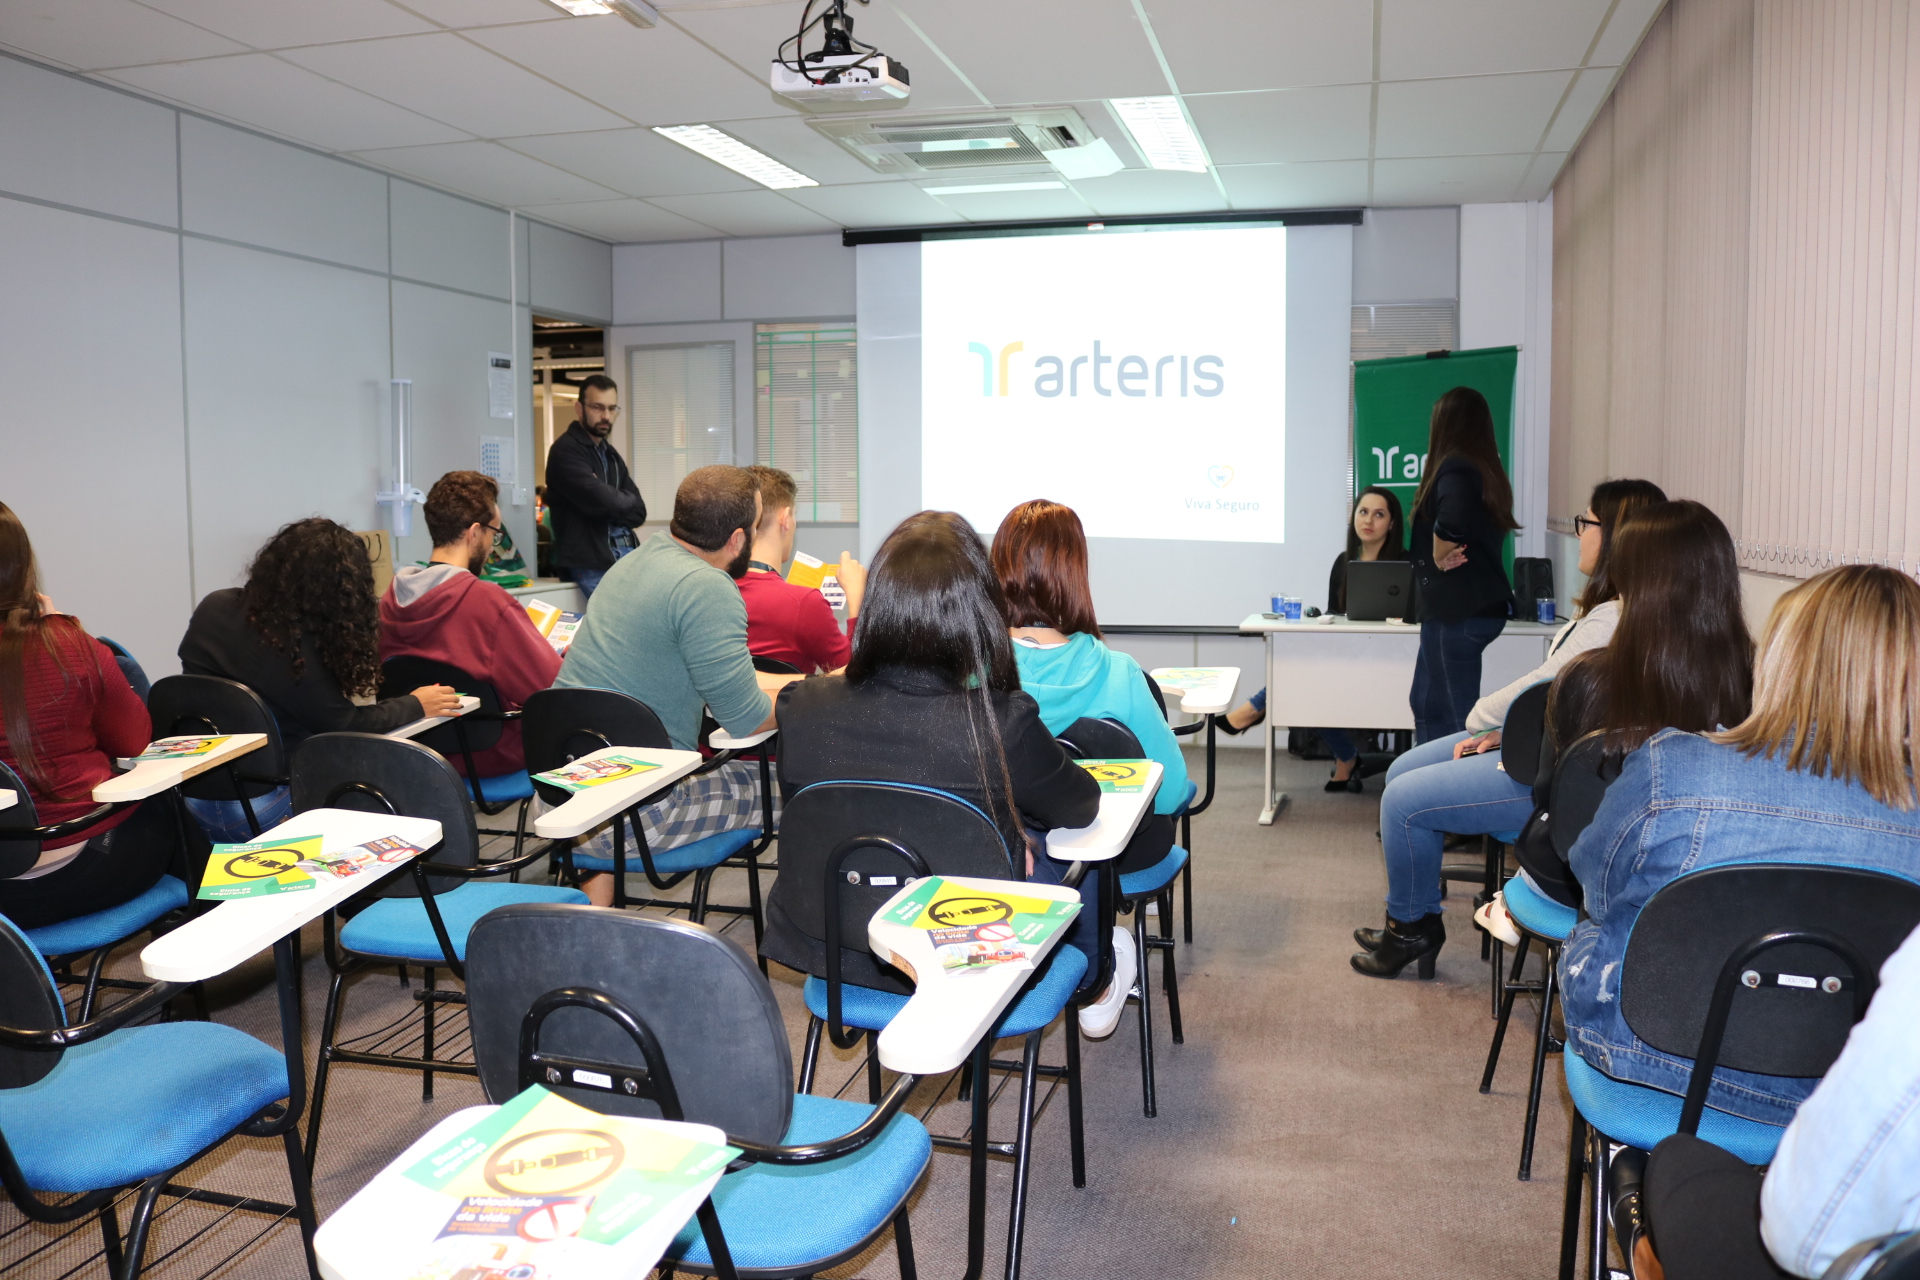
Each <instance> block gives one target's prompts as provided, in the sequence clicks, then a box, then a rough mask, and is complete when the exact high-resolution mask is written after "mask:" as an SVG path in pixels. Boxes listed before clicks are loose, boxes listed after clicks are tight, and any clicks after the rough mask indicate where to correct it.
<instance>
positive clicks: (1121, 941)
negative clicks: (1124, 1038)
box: [1080, 925, 1139, 1040]
mask: <svg viewBox="0 0 1920 1280" xmlns="http://www.w3.org/2000/svg"><path fill="white" fill-rule="evenodd" d="M1138 968H1139V966H1138V965H1137V964H1136V963H1135V961H1134V954H1133V935H1132V934H1131V933H1128V932H1127V931H1126V930H1125V929H1122V928H1121V927H1120V926H1119V925H1115V926H1114V928H1113V985H1112V986H1110V987H1108V988H1107V990H1106V994H1104V995H1102V996H1101V997H1100V998H1099V999H1098V1000H1096V1001H1094V1002H1093V1003H1092V1004H1090V1005H1088V1006H1087V1007H1086V1008H1084V1009H1082V1010H1081V1011H1080V1034H1081V1035H1083V1036H1086V1037H1087V1038H1088V1039H1089V1040H1103V1039H1105V1038H1106V1037H1108V1036H1110V1035H1112V1034H1113V1029H1114V1028H1115V1027H1117V1026H1119V1025H1120V1012H1121V1010H1123V1009H1125V1008H1126V1007H1127V993H1128V992H1129V991H1132V990H1133V978H1134V974H1135V972H1136V970H1138Z"/></svg>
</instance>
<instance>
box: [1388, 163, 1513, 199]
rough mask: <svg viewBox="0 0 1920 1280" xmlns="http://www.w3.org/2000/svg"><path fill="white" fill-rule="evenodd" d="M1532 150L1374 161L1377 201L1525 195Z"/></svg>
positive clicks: (1501, 197)
mask: <svg viewBox="0 0 1920 1280" xmlns="http://www.w3.org/2000/svg"><path fill="white" fill-rule="evenodd" d="M1532 160H1533V156H1532V155H1531V154H1528V155H1505V156H1432V157H1424V158H1420V159H1411V160H1376V161H1374V163H1373V200H1372V203H1373V204H1376V205H1442V204H1498V203H1500V202H1501V201H1505V200H1517V199H1519V198H1520V197H1519V194H1518V193H1519V187H1520V180H1521V178H1522V177H1524V176H1525V174H1526V172H1527V166H1528V164H1529V163H1531V162H1532Z"/></svg>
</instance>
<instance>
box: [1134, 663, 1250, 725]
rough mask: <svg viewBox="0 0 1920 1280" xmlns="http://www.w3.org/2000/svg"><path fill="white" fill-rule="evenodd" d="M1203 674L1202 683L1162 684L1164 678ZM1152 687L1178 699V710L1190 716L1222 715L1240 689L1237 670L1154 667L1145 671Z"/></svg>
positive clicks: (1238, 670)
mask: <svg viewBox="0 0 1920 1280" xmlns="http://www.w3.org/2000/svg"><path fill="white" fill-rule="evenodd" d="M1187 673H1193V674H1200V673H1205V674H1206V675H1207V676H1208V677H1210V678H1209V679H1208V680H1207V682H1206V683H1205V684H1194V685H1189V684H1188V683H1187V682H1186V681H1184V680H1181V681H1179V682H1178V683H1174V684H1167V683H1164V681H1163V677H1170V676H1175V675H1184V674H1187ZM1147 675H1148V676H1149V677H1151V678H1152V680H1153V682H1154V683H1155V684H1158V685H1159V686H1160V687H1161V689H1163V690H1165V691H1166V692H1168V693H1172V694H1177V695H1178V696H1179V698H1180V710H1182V711H1184V712H1186V713H1187V714H1188V715H1190V716H1207V715H1213V716H1219V715H1225V714H1226V713H1227V712H1228V711H1230V710H1232V708H1233V695H1234V693H1235V692H1236V691H1238V689H1239V688H1240V668H1238V667H1155V668H1154V669H1153V670H1151V671H1149V672H1147Z"/></svg>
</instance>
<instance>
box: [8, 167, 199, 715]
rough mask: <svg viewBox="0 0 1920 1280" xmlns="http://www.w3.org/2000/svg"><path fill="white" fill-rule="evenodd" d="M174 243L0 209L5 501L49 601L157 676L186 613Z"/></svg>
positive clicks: (168, 663) (169, 667) (59, 214)
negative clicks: (7, 422) (36, 562)
mask: <svg viewBox="0 0 1920 1280" xmlns="http://www.w3.org/2000/svg"><path fill="white" fill-rule="evenodd" d="M178 244H179V241H178V238H177V237H175V236H173V235H171V234H169V233H167V232H162V231H152V230H148V229H146V228H143V227H134V226H129V225H127V224H126V223H124V222H116V221H114V220H112V219H108V218H93V217H88V216H86V215H84V214H77V213H66V212H63V211H61V210H58V209H49V208H46V207H45V206H42V205H35V204H28V203H26V202H24V201H19V200H0V297H5V298H17V299H32V305H31V306H9V307H4V308H0V382H4V383H5V385H6V386H7V387H8V389H9V405H8V409H9V414H10V416H11V417H12V425H11V426H10V427H9V428H7V429H4V430H0V501H4V502H6V503H7V504H8V505H9V506H11V507H12V508H13V509H14V510H15V511H16V512H18V513H19V515H20V518H21V520H23V521H24V522H25V523H26V526H27V532H28V534H29V535H30V536H31V537H32V538H33V541H34V550H35V552H36V554H37V555H38V556H39V559H40V570H41V573H42V575H43V581H44V590H45V591H46V592H47V593H48V594H49V595H51V596H52V597H53V600H54V603H56V604H57V605H59V606H60V607H61V608H62V609H65V610H66V611H67V612H69V613H73V614H77V615H78V616H79V617H80V620H81V621H82V622H84V623H85V624H86V626H87V628H88V629H89V630H90V631H92V632H94V633H95V634H96V635H109V636H112V637H113V638H114V639H116V640H118V641H120V642H121V643H122V644H124V645H126V646H127V647H128V648H129V649H130V650H132V652H133V654H134V656H135V657H137V658H139V659H140V663H141V665H142V666H144V667H145V668H146V669H147V672H148V674H149V675H152V676H155V677H158V676H162V675H167V674H170V673H172V672H175V671H178V670H179V663H178V662H177V661H176V660H175V658H174V649H175V646H176V645H177V644H178V643H179V640H180V634H181V632H182V631H184V630H185V628H186V623H187V615H188V613H189V611H190V609H191V608H192V605H193V590H192V587H191V584H190V582H189V579H188V533H187V496H186V468H185V465H184V461H183V458H184V445H183V439H182V436H183V425H182V417H181V406H180V393H181V386H180V295H179V288H178V282H179V274H178V273H179V264H178Z"/></svg>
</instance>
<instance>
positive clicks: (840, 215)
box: [787, 181, 962, 227]
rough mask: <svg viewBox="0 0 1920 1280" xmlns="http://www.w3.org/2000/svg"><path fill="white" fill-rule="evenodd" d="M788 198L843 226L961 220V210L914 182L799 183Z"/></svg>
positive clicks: (875, 225)
mask: <svg viewBox="0 0 1920 1280" xmlns="http://www.w3.org/2000/svg"><path fill="white" fill-rule="evenodd" d="M787 198H788V199H790V200H793V201H794V202H796V203H798V204H803V205H805V206H807V208H809V209H811V210H813V211H814V212H815V213H817V214H819V215H820V216H821V217H823V218H827V219H829V220H831V221H832V222H833V223H834V224H835V225H836V226H841V227H913V226H920V225H922V224H933V223H941V222H960V221H962V218H961V217H960V215H959V214H957V213H955V212H954V211H953V210H952V209H950V208H948V207H947V206H946V205H944V204H942V203H941V202H940V201H938V200H935V199H934V198H933V197H932V196H930V195H928V194H927V193H926V192H924V191H922V190H921V189H920V188H919V187H916V186H914V185H913V184H912V183H911V182H897V181H896V182H867V183H861V184H859V185H857V186H846V187H800V188H797V189H795V190H793V191H789V192H787Z"/></svg>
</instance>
